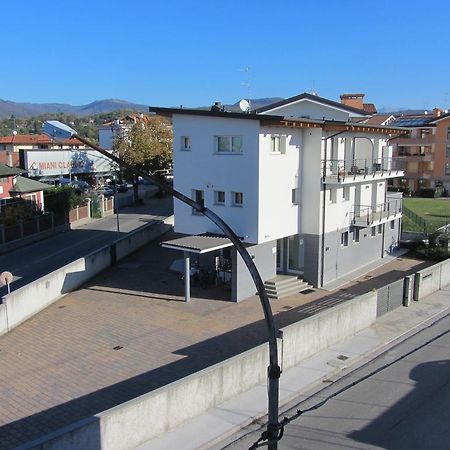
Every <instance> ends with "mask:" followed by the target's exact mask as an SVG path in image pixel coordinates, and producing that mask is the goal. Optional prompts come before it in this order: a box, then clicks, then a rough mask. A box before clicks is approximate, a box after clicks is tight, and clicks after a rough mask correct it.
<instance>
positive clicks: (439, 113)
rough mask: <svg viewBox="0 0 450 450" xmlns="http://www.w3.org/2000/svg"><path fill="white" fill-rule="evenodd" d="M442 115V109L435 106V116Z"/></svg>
mask: <svg viewBox="0 0 450 450" xmlns="http://www.w3.org/2000/svg"><path fill="white" fill-rule="evenodd" d="M441 115H442V109H439V108H434V109H433V117H441Z"/></svg>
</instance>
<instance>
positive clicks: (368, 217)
mask: <svg viewBox="0 0 450 450" xmlns="http://www.w3.org/2000/svg"><path fill="white" fill-rule="evenodd" d="M401 214H402V199H400V198H398V199H392V200H389V201H387V202H386V203H380V204H378V205H375V206H371V205H354V206H353V217H352V224H353V225H356V226H362V227H369V226H373V225H377V224H381V223H383V222H387V221H389V220H392V219H394V218H395V217H397V216H400V215H401Z"/></svg>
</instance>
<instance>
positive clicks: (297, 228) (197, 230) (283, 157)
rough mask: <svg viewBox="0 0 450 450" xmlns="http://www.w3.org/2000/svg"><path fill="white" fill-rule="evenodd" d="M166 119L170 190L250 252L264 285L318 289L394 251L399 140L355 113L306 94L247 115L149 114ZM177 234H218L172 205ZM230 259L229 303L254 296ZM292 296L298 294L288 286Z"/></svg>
mask: <svg viewBox="0 0 450 450" xmlns="http://www.w3.org/2000/svg"><path fill="white" fill-rule="evenodd" d="M150 111H151V112H156V113H158V114H163V115H164V114H165V115H168V116H170V117H172V122H173V132H174V141H173V142H174V148H173V158H174V187H175V189H177V190H179V191H181V192H182V193H184V194H185V195H188V196H190V197H191V198H193V199H197V200H200V201H204V204H205V206H206V207H207V208H210V209H212V210H213V211H214V212H216V213H217V214H218V215H220V216H221V217H222V218H223V219H224V220H225V221H226V222H227V223H228V224H229V225H230V226H231V227H232V228H233V230H234V231H235V232H236V233H237V234H238V235H239V236H241V237H242V239H243V241H244V242H245V243H247V244H248V250H249V252H250V254H251V255H252V256H253V258H254V261H255V263H256V265H257V267H258V269H259V271H260V274H261V276H262V278H263V279H264V280H265V281H267V280H270V279H271V278H273V277H275V276H276V274H277V273H283V274H292V275H294V276H295V277H297V276H298V277H302V278H303V279H305V280H306V281H307V282H308V283H310V284H312V285H314V286H324V285H326V284H328V283H330V282H332V281H335V280H337V279H339V278H341V277H343V276H345V275H347V274H349V273H351V272H352V271H354V270H355V269H358V268H360V267H362V266H365V265H367V264H369V263H371V262H373V261H376V260H378V259H380V258H383V257H384V256H385V254H386V253H388V252H390V251H392V249H393V248H395V247H396V245H397V242H398V237H399V230H400V219H401V197H399V196H398V194H393V195H397V197H395V198H390V196H389V195H388V193H387V180H388V179H389V178H392V177H401V176H402V175H403V172H402V171H401V170H400V169H399V168H397V167H396V166H395V161H393V159H392V149H391V146H390V145H389V139H390V138H391V137H393V136H396V135H399V134H403V133H406V131H405V130H402V129H398V128H393V127H389V126H373V125H367V124H364V123H359V122H358V121H361V122H363V121H364V120H365V119H367V117H368V115H367V113H365V112H364V111H362V110H359V109H356V108H353V107H349V106H346V105H343V104H340V103H336V102H332V101H330V100H327V99H323V98H320V97H318V96H314V95H310V94H302V95H299V96H297V97H292V98H290V99H287V100H284V101H282V102H278V103H276V104H273V105H270V106H268V107H264V108H261V109H259V110H257V111H254V112H252V113H250V114H245V113H230V112H224V111H217V110H214V111H202V110H189V109H172V108H150ZM175 231H177V232H180V233H185V234H192V235H199V234H203V233H218V232H219V230H218V229H216V228H215V225H214V224H213V223H212V222H210V221H209V220H208V219H207V218H206V217H204V216H203V215H199V214H198V213H195V212H193V211H192V210H191V209H190V208H189V207H188V206H187V205H185V204H183V203H181V202H179V201H175ZM243 267H244V266H243V263H242V261H240V258H239V257H238V256H236V255H234V259H233V271H234V273H233V294H232V297H233V300H241V299H243V298H246V297H248V296H250V295H253V294H254V293H255V288H254V286H253V284H252V281H251V279H250V277H249V275H248V274H247V272H246V271H245V269H244V268H243ZM294 288H295V287H294Z"/></svg>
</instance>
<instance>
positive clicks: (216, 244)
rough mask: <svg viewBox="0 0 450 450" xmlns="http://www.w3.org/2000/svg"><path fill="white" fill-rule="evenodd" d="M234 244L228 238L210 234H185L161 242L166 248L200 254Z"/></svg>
mask: <svg viewBox="0 0 450 450" xmlns="http://www.w3.org/2000/svg"><path fill="white" fill-rule="evenodd" d="M232 245H233V243H232V242H231V241H230V240H229V239H228V238H225V237H218V236H208V235H199V236H185V237H182V238H178V239H172V240H171V241H165V242H162V243H161V246H162V247H164V248H170V249H172V250H181V251H185V252H190V253H198V254H202V253H209V252H212V251H214V250H220V249H221V248H225V247H231V246H232Z"/></svg>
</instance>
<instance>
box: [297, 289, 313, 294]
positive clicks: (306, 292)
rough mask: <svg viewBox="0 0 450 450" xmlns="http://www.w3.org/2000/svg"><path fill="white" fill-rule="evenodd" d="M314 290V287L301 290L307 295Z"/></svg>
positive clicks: (301, 292)
mask: <svg viewBox="0 0 450 450" xmlns="http://www.w3.org/2000/svg"><path fill="white" fill-rule="evenodd" d="M312 292H314V289H305V290H304V291H300V294H303V295H307V294H311V293H312Z"/></svg>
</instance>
